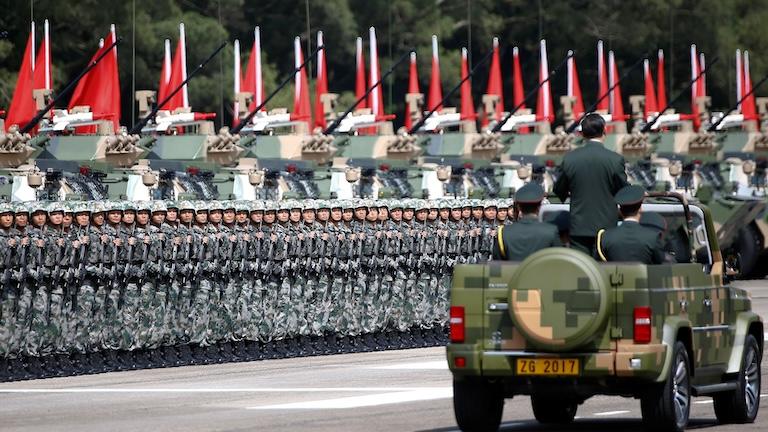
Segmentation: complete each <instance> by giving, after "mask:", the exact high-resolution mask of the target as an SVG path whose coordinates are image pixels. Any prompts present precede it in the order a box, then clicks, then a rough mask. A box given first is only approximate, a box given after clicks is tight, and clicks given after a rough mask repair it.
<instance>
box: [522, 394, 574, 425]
mask: <svg viewBox="0 0 768 432" xmlns="http://www.w3.org/2000/svg"><path fill="white" fill-rule="evenodd" d="M531 407H532V408H533V416H534V417H536V420H537V421H538V422H539V423H542V424H568V423H571V422H572V421H573V418H574V417H576V410H577V409H578V407H579V404H578V403H577V402H576V401H573V400H569V399H567V398H562V397H560V398H558V397H552V396H538V395H532V396H531Z"/></svg>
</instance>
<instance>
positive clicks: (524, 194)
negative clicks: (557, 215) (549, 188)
mask: <svg viewBox="0 0 768 432" xmlns="http://www.w3.org/2000/svg"><path fill="white" fill-rule="evenodd" d="M543 199H544V189H542V187H541V186H539V184H538V183H535V182H531V183H528V184H526V185H525V186H523V187H521V188H520V190H519V191H517V193H516V194H515V202H516V203H517V204H519V205H521V206H526V207H528V208H527V209H526V208H524V207H522V211H523V212H529V213H530V214H523V215H522V216H520V219H518V220H517V221H515V223H513V224H511V225H502V226H500V227H498V228H496V230H497V231H496V241H495V242H494V245H493V253H492V255H493V259H495V260H508V261H522V260H524V259H525V258H526V257H528V255H530V254H532V253H534V252H536V251H538V250H540V249H544V248H548V247H553V246H560V245H561V244H560V234H559V233H558V231H557V227H556V226H554V225H552V224H548V223H545V222H539V219H538V217H537V215H536V212H537V211H538V208H539V207H538V206H539V205H540V204H541V200H543Z"/></svg>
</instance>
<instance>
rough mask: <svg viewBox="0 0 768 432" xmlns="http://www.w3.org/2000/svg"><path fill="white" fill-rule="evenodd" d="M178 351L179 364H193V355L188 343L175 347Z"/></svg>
mask: <svg viewBox="0 0 768 432" xmlns="http://www.w3.org/2000/svg"><path fill="white" fill-rule="evenodd" d="M176 352H177V353H178V358H179V363H178V364H179V366H187V365H192V364H195V357H194V355H193V353H192V348H191V347H190V346H189V345H186V344H185V345H178V346H177V347H176Z"/></svg>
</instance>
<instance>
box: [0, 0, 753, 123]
mask: <svg viewBox="0 0 768 432" xmlns="http://www.w3.org/2000/svg"><path fill="white" fill-rule="evenodd" d="M0 10H3V13H2V14H0V32H2V31H4V32H5V37H4V38H0V108H2V107H7V105H8V103H9V102H10V98H11V95H12V93H13V88H14V86H15V83H16V74H17V73H18V68H19V64H20V62H21V55H22V53H23V50H24V44H25V43H26V39H27V36H28V33H29V22H30V20H31V19H34V20H35V21H36V22H37V24H38V26H39V27H38V28H39V29H42V22H43V20H44V19H45V18H48V19H49V20H50V22H51V34H52V55H53V61H54V83H55V88H56V89H59V90H60V89H61V88H62V87H63V86H64V85H65V83H66V82H68V81H69V80H70V79H71V78H72V77H74V76H75V75H77V73H78V72H79V70H80V69H81V68H83V67H84V66H85V65H86V63H87V61H88V59H89V58H90V57H91V55H92V54H93V53H94V51H95V49H96V46H97V42H98V40H99V38H100V37H103V36H104V35H105V34H106V33H107V32H108V30H109V24H110V23H114V24H116V26H117V32H118V36H121V37H122V38H123V42H122V44H121V45H120V47H119V49H118V52H119V66H120V80H121V87H122V103H123V123H124V124H128V125H130V124H132V123H133V122H134V121H135V116H136V115H137V114H136V111H135V107H134V106H133V104H132V102H133V97H132V91H133V90H134V89H135V90H141V89H156V87H157V82H158V80H159V68H160V64H161V60H162V56H163V39H165V38H170V39H171V40H172V46H173V47H174V48H175V44H176V39H177V38H178V23H179V22H182V21H183V22H184V23H185V24H186V30H187V64H188V68H189V69H190V70H191V69H192V68H193V67H194V66H195V65H196V64H197V63H198V62H200V61H201V60H203V59H204V58H205V57H206V56H207V55H208V54H209V53H210V52H212V51H213V50H214V49H215V48H216V46H217V45H218V44H219V43H220V41H224V40H226V41H229V42H230V44H229V46H228V47H227V49H225V51H224V52H223V55H221V56H220V57H219V58H218V59H216V60H215V61H214V62H213V63H211V64H210V65H209V66H208V68H207V69H206V70H205V71H203V72H202V73H201V74H200V75H199V76H198V77H197V78H195V79H194V80H193V81H192V83H191V84H190V90H189V94H190V101H191V103H192V106H193V108H194V109H195V110H196V111H207V112H216V113H218V114H219V119H218V120H217V122H218V123H221V121H222V119H223V122H224V124H229V123H230V121H231V115H232V113H231V106H232V103H231V102H232V98H233V94H232V93H233V92H232V81H233V78H232V62H233V51H232V44H231V42H232V41H233V40H234V39H236V38H238V39H240V41H241V45H242V53H241V55H242V59H243V60H242V61H243V65H245V62H246V61H247V57H248V54H249V52H250V47H251V44H252V40H253V36H252V34H253V27H254V26H256V25H259V26H260V27H261V32H262V33H261V34H262V48H263V57H264V64H263V67H264V74H265V84H266V91H267V92H269V91H270V90H271V89H273V88H274V86H276V84H277V82H278V81H279V80H280V79H281V77H282V76H284V75H285V74H286V73H289V72H290V71H291V69H292V68H293V50H292V43H293V38H294V36H297V35H298V36H300V37H301V39H302V43H303V46H304V53H305V55H307V53H308V50H309V49H310V48H314V47H315V44H316V32H317V31H318V30H323V32H324V34H325V42H326V47H327V61H328V75H329V79H330V81H329V82H330V85H329V86H330V89H331V91H333V92H336V93H341V94H342V97H341V105H346V104H348V103H351V102H352V101H353V100H354V98H353V96H352V92H353V89H354V72H355V71H354V49H355V37H356V36H358V35H359V36H362V37H363V38H364V40H365V41H366V60H367V57H368V53H367V40H368V28H369V27H370V26H374V27H376V30H377V36H378V40H379V56H380V61H381V65H382V70H384V69H386V68H387V67H388V66H389V64H390V62H391V61H393V60H394V59H397V58H398V57H400V55H401V54H402V53H403V52H405V51H406V50H407V49H409V48H411V47H414V48H416V50H417V52H418V55H419V57H418V58H419V78H420V83H421V86H422V91H423V92H426V90H427V86H428V81H429V73H430V65H431V57H430V38H431V35H432V34H437V35H438V38H439V41H440V51H441V52H440V55H441V57H440V62H441V64H440V67H441V72H442V80H443V91H444V92H447V91H448V89H450V88H451V87H453V86H454V85H455V84H456V83H457V82H458V80H459V59H460V51H459V50H460V48H461V47H463V46H467V47H468V48H469V49H470V53H471V58H473V59H475V60H476V61H477V60H479V59H480V58H481V57H482V56H483V55H484V54H485V53H486V52H487V51H488V50H489V49H490V47H491V40H492V38H493V37H494V36H498V37H499V38H500V41H501V47H502V58H501V61H502V76H503V77H504V80H505V82H504V84H505V99H507V100H508V99H510V98H511V85H512V80H511V70H512V65H511V51H512V50H511V48H512V46H519V47H520V52H521V60H522V63H523V75H524V77H523V78H524V84H525V87H526V89H530V88H533V86H535V81H536V71H537V67H538V57H537V54H538V53H537V49H538V41H539V39H540V38H545V39H547V42H548V48H549V62H550V67H554V65H556V64H558V63H559V62H560V59H562V58H563V57H564V56H565V54H566V51H567V50H568V49H574V50H576V51H577V53H576V59H577V64H578V67H579V78H580V80H581V84H582V91H583V93H584V98H585V102H586V103H587V104H590V103H591V102H593V101H594V99H595V94H596V86H597V85H596V81H597V78H596V71H595V63H596V52H595V46H596V42H597V40H598V39H603V40H604V41H605V43H606V46H607V47H608V48H609V49H613V50H615V52H616V57H617V62H618V65H619V68H620V71H621V70H622V68H623V67H629V65H631V64H633V63H635V61H636V60H637V59H638V58H639V57H640V56H642V55H644V54H647V55H649V56H650V57H651V59H652V65H653V66H652V67H653V68H654V70H655V56H656V50H657V49H658V48H663V49H664V50H665V55H666V61H667V83H666V84H667V88H668V92H669V94H670V98H671V95H674V94H676V93H677V92H679V91H680V89H681V88H683V87H684V86H685V84H686V81H687V80H688V79H689V78H688V77H689V76H690V64H689V60H688V59H689V46H690V44H691V43H696V44H697V45H698V47H699V49H700V50H701V51H703V52H704V53H705V54H706V56H707V59H708V60H710V61H711V60H712V59H713V58H714V57H716V56H719V57H720V61H719V63H718V64H717V65H716V66H715V67H714V69H713V70H712V72H711V73H710V74H709V75H708V79H707V87H708V92H709V94H710V95H711V96H712V97H713V105H714V106H715V107H719V108H727V107H729V106H730V105H731V104H733V103H734V102H735V95H734V94H735V90H734V88H735V84H734V82H735V78H734V76H735V72H734V50H735V49H736V48H742V49H748V50H749V51H750V54H751V57H750V61H751V68H752V80H753V82H755V81H757V80H758V79H760V78H761V77H762V75H763V74H765V73H766V72H768V37H766V36H768V30H766V27H765V25H764V23H765V22H768V0H636V1H624V0H37V1H29V0H0ZM41 34H42V31H39V32H38V35H41ZM40 37H41V36H38V38H40ZM134 71H135V72H134ZM311 71H312V73H313V75H314V71H315V66H314V65H311ZM407 74H408V72H407V66H406V65H402V66H401V67H400V69H399V70H398V71H397V72H396V73H395V74H394V75H393V77H392V79H390V80H388V81H387V82H386V83H385V85H384V98H385V102H386V103H387V112H389V113H395V114H398V120H397V124H400V123H401V122H402V113H403V109H404V94H405V90H406V86H407V80H408V76H407ZM487 77H488V72H487V67H485V68H481V70H480V71H479V72H478V74H477V75H476V76H475V77H473V80H472V86H473V89H474V96H475V103H476V104H478V105H479V102H480V95H481V94H482V93H483V92H484V90H485V87H486V84H487V83H486V81H487ZM642 90H643V80H642V71H641V69H637V70H636V71H635V73H633V74H632V75H631V76H630V78H629V79H628V81H627V82H626V83H625V84H623V86H622V92H623V94H624V96H625V105H626V107H627V109H628V95H630V94H640V93H642ZM553 92H554V94H555V96H559V95H561V94H563V93H564V92H565V75H564V74H561V75H560V76H557V77H555V78H554V80H553ZM767 93H768V89H765V90H763V91H758V95H760V94H767ZM291 100H292V92H291V89H290V86H289V88H286V89H284V90H283V91H282V92H281V93H280V94H279V95H278V97H277V98H276V99H275V100H274V102H272V103H271V104H270V106H272V107H276V106H288V107H290V106H291ZM457 103H458V95H457V96H456V100H455V101H454V102H453V103H451V104H449V105H454V104H457ZM507 105H509V103H508V104H507ZM555 105H556V106H558V107H559V103H557V99H556V100H555ZM677 108H678V109H680V110H683V111H688V110H689V100H688V98H687V97H683V98H682V100H681V101H680V103H679V106H677ZM222 116H223V117H222Z"/></svg>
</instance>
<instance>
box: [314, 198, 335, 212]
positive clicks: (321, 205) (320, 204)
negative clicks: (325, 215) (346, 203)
mask: <svg viewBox="0 0 768 432" xmlns="http://www.w3.org/2000/svg"><path fill="white" fill-rule="evenodd" d="M315 206H316V208H317V210H320V209H329V210H330V208H331V201H328V200H324V199H319V200H315Z"/></svg>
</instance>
